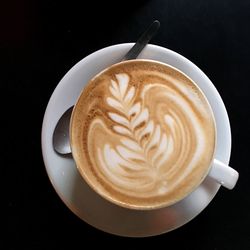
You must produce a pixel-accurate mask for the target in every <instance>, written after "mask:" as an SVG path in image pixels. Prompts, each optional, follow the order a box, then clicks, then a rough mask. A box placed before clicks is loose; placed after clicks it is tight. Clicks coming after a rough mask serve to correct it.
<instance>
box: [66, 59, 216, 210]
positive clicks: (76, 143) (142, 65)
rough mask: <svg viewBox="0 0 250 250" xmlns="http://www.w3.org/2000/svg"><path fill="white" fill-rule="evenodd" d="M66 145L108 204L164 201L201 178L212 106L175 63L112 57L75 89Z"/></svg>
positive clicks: (208, 152)
mask: <svg viewBox="0 0 250 250" xmlns="http://www.w3.org/2000/svg"><path fill="white" fill-rule="evenodd" d="M70 134H71V147H72V153H73V157H74V159H75V162H76V165H77V168H78V170H79V172H80V174H81V175H82V176H83V178H84V179H85V180H86V182H87V183H88V184H89V185H90V186H91V187H92V188H93V189H94V190H95V191H96V192H97V193H98V194H100V195H101V196H103V197H104V198H106V199H108V200H110V201H112V202H114V203H115V204H118V205H121V206H124V207H127V208H135V209H152V208H159V207H163V206H169V205H171V204H173V203H175V202H177V201H179V200H181V199H183V198H184V197H185V196H187V195H188V194H189V193H190V192H192V191H193V190H194V189H195V188H196V187H198V186H199V185H200V183H201V182H202V181H203V179H204V178H205V177H206V175H207V173H208V171H209V169H210V165H211V162H212V160H213V155H214V149H215V143H216V129H215V122H214V117H213V113H212V110H211V107H210V106H209V103H208V101H207V100H206V98H205V96H204V94H203V93H202V92H201V90H200V89H199V88H198V87H197V85H196V84H195V83H194V82H193V81H192V80H191V79H190V78H188V77H187V76H186V75H184V74H183V73H182V72H180V71H179V70H177V69H175V68H173V67H171V66H169V65H166V64H163V63H160V62H156V61H151V60H131V61H125V62H121V63H118V64H115V65H113V66H111V67H109V68H107V69H105V70H104V71H102V72H101V73H99V74H98V75H97V76H95V77H94V78H93V79H92V80H91V81H90V82H89V83H88V84H87V85H86V87H85V88H84V90H83V91H82V93H81V95H80V97H79V99H78V102H77V104H76V106H75V108H74V111H73V114H72V117H71V132H70Z"/></svg>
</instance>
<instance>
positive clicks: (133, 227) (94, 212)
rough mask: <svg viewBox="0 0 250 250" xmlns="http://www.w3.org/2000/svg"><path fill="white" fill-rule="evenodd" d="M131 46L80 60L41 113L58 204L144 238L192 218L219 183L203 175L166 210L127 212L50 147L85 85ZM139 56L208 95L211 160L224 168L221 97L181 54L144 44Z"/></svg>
mask: <svg viewBox="0 0 250 250" xmlns="http://www.w3.org/2000/svg"><path fill="white" fill-rule="evenodd" d="M132 45H133V44H132V43H128V44H120V45H114V46H110V47H107V48H104V49H102V50H99V51H97V52H95V53H93V54H91V55H89V56H87V57H86V58H84V59H83V60H81V61H80V62H79V63H77V64H76V65H75V66H74V67H73V68H72V69H70V71H69V72H68V73H67V74H66V75H65V76H64V77H63V79H62V80H61V81H60V83H59V84H58V86H57V87H56V89H55V91H54V93H53V94H52V96H51V98H50V101H49V103H48V106H47V109H46V112H45V115H44V120H43V126H42V153H43V158H44V163H45V166H46V170H47V173H48V176H49V178H50V181H51V183H52V185H53V186H54V188H55V190H56V192H57V193H58V195H59V196H60V198H61V199H62V201H63V202H64V203H65V204H66V205H67V206H68V207H69V209H71V211H72V212H74V213H75V214H76V215H77V216H78V217H79V218H81V219H82V220H83V221H85V222H87V223H88V224H90V225H92V226H94V227H96V228H98V229H100V230H103V231H105V232H109V233H112V234H116V235H122V236H131V237H137V236H138V237H145V236H152V235H158V234H161V233H164V232H168V231H171V230H174V229H176V228H178V227H180V226H182V225H184V224H185V223H187V222H189V221H190V220H192V219H193V218H194V217H195V216H197V215H198V214H199V213H200V212H201V211H202V210H203V209H204V208H205V207H206V206H207V205H208V204H209V203H210V201H211V200H212V199H213V197H214V196H215V194H216V193H217V191H218V190H219V187H220V185H219V184H217V183H216V182H215V181H213V180H212V179H210V178H209V177H207V178H206V179H205V181H204V182H203V183H202V184H201V185H200V187H199V188H198V189H197V190H195V191H194V192H193V193H192V194H191V195H189V196H188V197H187V198H185V199H184V200H182V201H180V202H179V203H177V204H175V205H173V206H170V207H168V208H163V209H158V210H153V211H135V210H130V209H125V208H121V207H118V206H116V205H114V204H111V203H110V202H108V201H106V200H104V199H103V198H101V197H100V196H99V195H97V194H96V193H95V192H94V191H92V189H90V188H89V186H88V185H87V184H86V183H85V182H84V181H83V179H82V178H81V177H80V175H79V174H78V172H77V169H76V166H75V163H74V161H73V159H71V158H70V157H62V156H59V155H58V154H56V153H55V152H54V150H53V147H52V133H53V130H54V127H55V125H56V122H57V121H58V119H59V118H60V117H61V115H62V114H63V113H64V111H65V110H66V109H68V108H69V107H70V106H72V105H73V104H74V103H75V101H76V99H77V97H78V95H79V93H80V91H81V89H82V87H83V86H84V84H85V83H86V82H87V81H88V80H89V79H90V78H91V77H92V76H93V75H95V74H96V73H98V72H99V71H101V70H102V69H104V68H105V67H107V66H109V65H111V64H113V63H115V62H118V61H120V59H121V58H122V57H123V55H125V53H126V52H127V51H128V50H129V49H130V48H131V47H132ZM138 58H145V59H153V60H158V61H162V62H165V63H168V64H170V65H172V66H174V67H176V68H178V69H180V70H181V71H183V72H184V73H186V74H187V75H188V76H189V77H191V78H192V79H193V80H194V81H195V82H196V83H197V84H198V85H199V86H200V88H201V89H202V90H203V91H204V92H205V93H206V96H207V98H208V100H209V102H210V104H211V106H212V109H213V111H214V115H215V120H216V125H217V131H218V137H217V140H218V141H217V148H216V153H215V157H216V158H217V159H218V160H220V161H222V162H224V163H226V164H228V163H229V158H230V152H231V131H230V124H229V119H228V115H227V112H226V109H225V106H224V104H223V101H222V99H221V97H220V95H219V93H218V92H217V90H216V89H215V87H214V85H213V84H212V83H211V81H210V80H209V79H208V78H207V76H206V75H205V74H204V73H203V72H202V71H201V70H200V69H199V68H198V67H197V66H195V65H194V64H193V63H192V62H190V61H189V60H187V59H186V58H184V57H183V56H181V55H179V54H177V53H175V52H173V51H171V50H168V49H165V48H163V47H159V46H155V45H148V46H147V47H146V48H145V49H144V50H143V52H142V53H141V54H140V56H139V57H138ZM93 65H94V67H93Z"/></svg>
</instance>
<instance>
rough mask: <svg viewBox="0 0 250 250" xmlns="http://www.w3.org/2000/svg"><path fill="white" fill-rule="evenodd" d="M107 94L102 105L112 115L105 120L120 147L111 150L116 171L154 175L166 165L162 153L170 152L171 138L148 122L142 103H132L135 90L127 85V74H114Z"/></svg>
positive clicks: (156, 125) (150, 120) (135, 101)
mask: <svg viewBox="0 0 250 250" xmlns="http://www.w3.org/2000/svg"><path fill="white" fill-rule="evenodd" d="M109 90H110V94H111V96H109V97H107V99H106V102H107V104H108V105H109V106H110V107H111V108H112V112H109V113H108V116H109V118H110V119H111V120H112V122H113V127H112V129H113V130H114V132H115V133H117V134H119V135H120V137H121V139H120V145H117V146H116V147H114V148H112V156H113V157H114V159H119V160H117V168H119V169H120V168H122V169H123V170H125V172H126V169H127V170H131V169H132V170H134V171H141V172H142V173H144V174H146V173H147V171H152V170H155V171H157V170H158V169H159V168H160V167H161V165H162V164H163V163H164V162H165V161H166V157H167V156H166V152H168V153H171V152H170V151H171V150H172V149H173V147H171V145H169V142H171V138H168V136H167V135H166V133H165V132H164V131H162V129H161V127H160V125H159V124H155V122H154V121H153V120H152V119H150V111H149V109H148V108H147V107H144V106H143V102H142V101H138V100H136V91H135V87H134V86H130V85H129V76H128V75H127V74H117V75H116V81H115V80H111V84H110V86H109ZM110 150H111V149H110ZM106 151H107V149H106ZM106 154H107V152H106ZM168 155H169V154H168ZM118 165H119V166H118ZM114 171H115V170H114Z"/></svg>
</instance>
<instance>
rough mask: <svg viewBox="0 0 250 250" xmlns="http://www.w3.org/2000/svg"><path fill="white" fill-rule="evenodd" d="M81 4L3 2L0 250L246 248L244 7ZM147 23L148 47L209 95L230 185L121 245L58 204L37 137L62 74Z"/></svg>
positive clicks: (249, 203) (242, 0)
mask: <svg viewBox="0 0 250 250" xmlns="http://www.w3.org/2000/svg"><path fill="white" fill-rule="evenodd" d="M82 2H83V3H84V2H85V1H82ZM91 2H92V1H90V3H88V4H86V5H81V6H80V5H77V4H73V2H72V1H66V3H62V2H56V1H50V2H46V1H41V3H39V2H38V1H37V2H36V1H33V2H32V1H28V0H27V1H16V2H11V1H9V3H6V5H5V8H4V9H3V8H2V9H1V11H2V13H1V17H3V20H2V21H1V23H2V25H3V28H2V29H1V41H0V42H1V49H2V53H1V54H2V56H3V57H2V63H3V69H4V70H3V75H4V76H5V75H6V76H7V77H6V78H2V79H5V80H4V81H3V82H1V94H2V100H6V101H5V103H6V104H7V105H5V109H6V107H7V109H6V110H5V112H4V114H6V115H5V117H4V118H3V119H2V121H3V124H4V125H7V130H3V131H2V133H3V134H4V135H5V136H6V139H7V140H6V143H5V150H4V151H3V152H4V156H6V159H7V160H6V161H5V163H4V164H2V167H4V166H6V168H5V167H4V169H7V172H6V171H4V178H3V179H4V181H7V183H8V185H6V188H5V190H7V201H6V203H5V204H7V211H8V225H7V227H8V230H7V234H8V235H7V238H5V240H6V239H7V245H6V246H7V247H4V249H6V248H7V249H22V248H24V249H39V248H41V249H46V248H47V247H56V249H63V247H66V246H70V249H73V247H76V246H77V245H78V244H79V243H80V244H83V243H85V242H87V241H89V240H90V241H91V242H92V243H93V244H97V243H99V242H100V240H105V239H107V240H118V241H119V242H121V243H122V244H123V246H126V245H127V247H129V246H130V247H131V246H134V244H135V243H138V244H142V243H144V244H145V243H146V244H150V243H151V242H152V243H157V242H158V241H164V244H165V247H164V248H168V249H169V246H171V248H170V249H173V248H174V247H173V246H176V248H177V249H178V247H181V246H184V249H250V229H249V227H250V182H249V179H250V157H249V143H250V129H249V128H250V118H249V117H250V111H249V99H250V93H249V89H250V88H249V85H250V81H249V75H248V74H250V63H249V59H250V48H249V47H250V34H249V33H250V32H249V31H250V28H249V26H250V1H249V0H238V1H233V0H228V1H217V0H212V1H198V0H197V1H195V0H190V1H184V0H176V1H167V0H155V1H149V0H148V1H135V0H134V1H130V0H127V1H121V2H118V1H117V2H116V3H115V4H111V3H109V2H108V1H103V3H97V2H98V1H93V2H92V3H91ZM104 2H105V3H104ZM154 19H158V20H159V21H160V22H161V28H160V31H159V32H158V34H157V35H156V36H155V37H154V39H153V40H152V43H153V44H157V45H160V46H163V47H166V48H169V49H172V50H174V51H176V52H178V53H180V54H182V55H184V56H185V57H187V58H188V59H190V60H191V61H192V62H194V63H195V64H196V65H197V66H198V67H200V68H201V69H202V70H203V71H204V72H205V73H206V74H207V75H208V77H209V78H210V79H211V80H212V82H213V83H214V85H215V86H216V88H217V90H218V91H219V93H220V95H221V97H222V99H223V101H224V103H225V105H226V108H227V111H228V114H229V118H230V122H231V129H232V153H231V160H230V165H231V166H233V167H234V168H235V169H236V170H237V171H239V173H240V178H239V182H238V183H237V186H236V187H235V189H234V190H232V191H228V190H226V189H223V188H221V189H220V190H219V192H218V193H217V195H216V196H215V198H214V199H213V201H212V202H211V203H210V204H209V206H208V207H207V208H206V209H205V210H204V211H203V212H202V213H201V214H199V215H198V216H197V217H196V218H195V219H194V220H192V221H191V222H189V223H188V224H186V225H185V226H183V227H181V228H179V229H177V230H175V231H172V232H170V233H166V234H163V235H159V236H155V237H149V238H142V239H134V238H124V237H118V236H114V235H110V234H108V233H105V232H102V231H100V230H97V229H95V228H93V227H92V226H90V225H88V224H86V223H85V222H83V221H81V220H80V219H79V218H78V217H77V216H75V215H74V214H73V213H72V212H71V211H70V210H69V209H68V208H67V207H66V206H65V205H64V203H63V202H62V201H61V200H60V198H59V197H58V196H57V194H56V192H55V190H54V189H53V187H52V185H51V183H50V181H49V178H48V176H47V173H46V170H45V167H44V163H43V158H42V154H41V146H40V133H41V126H42V119H43V115H44V112H45V109H46V105H47V103H48V101H49V98H50V96H51V94H52V92H53V90H54V88H55V87H56V85H57V84H58V82H59V81H60V79H61V78H62V76H63V75H64V74H65V73H66V72H67V71H68V70H69V69H70V68H71V67H72V66H73V65H74V64H75V63H76V62H78V61H79V60H80V59H82V58H83V57H85V56H87V55H88V54H90V53H92V52H94V51H96V50H98V49H100V48H103V47H105V46H109V45H113V44H117V43H124V42H133V41H135V40H136V39H137V37H138V35H139V34H140V33H141V32H142V31H143V30H144V29H145V27H146V26H147V25H148V24H149V23H151V22H152V21H153V20H154ZM6 66H7V67H6ZM5 97H6V98H5ZM7 98H8V99H7ZM5 131H6V132H5ZM8 131H9V132H8ZM3 165H4V166H3ZM5 174H6V176H5ZM156 246H160V245H156Z"/></svg>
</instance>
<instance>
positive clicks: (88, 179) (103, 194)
mask: <svg viewBox="0 0 250 250" xmlns="http://www.w3.org/2000/svg"><path fill="white" fill-rule="evenodd" d="M104 49H105V48H104ZM133 61H142V62H144V61H148V62H153V63H158V64H161V65H164V66H167V67H169V68H171V69H173V70H174V71H177V72H179V73H180V74H182V75H184V76H185V77H186V78H187V79H189V80H190V81H191V82H192V84H193V85H194V86H195V87H196V88H197V89H198V90H199V93H200V94H201V95H202V96H203V98H204V99H205V101H206V103H207V106H208V107H209V109H210V113H211V116H212V123H213V126H214V146H213V153H212V155H211V160H210V162H209V164H208V166H207V168H206V171H204V173H203V175H202V178H201V179H199V181H197V182H196V183H195V185H192V188H191V189H190V190H188V192H186V193H184V194H183V195H182V196H180V197H178V199H175V200H172V201H171V202H162V203H159V204H155V205H135V204H130V203H126V202H122V201H121V200H118V199H115V197H114V196H112V195H109V194H108V193H106V192H104V191H103V190H102V189H99V188H97V187H96V186H95V183H94V182H93V181H91V177H89V176H88V174H86V173H85V171H84V170H83V169H82V167H81V162H80V161H79V160H78V157H77V152H76V151H77V150H76V149H75V147H72V145H73V138H74V137H73V122H74V117H75V113H76V108H77V106H78V104H79V102H80V98H81V96H82V93H83V92H84V90H85V88H86V86H87V85H88V84H89V82H91V81H92V80H94V79H95V78H97V77H98V76H99V75H101V74H103V73H104V72H105V71H107V70H108V69H112V68H113V67H116V66H117V65H120V64H126V63H130V62H133ZM69 134H70V147H71V150H72V156H73V158H74V160H75V163H76V167H77V169H78V171H79V173H80V175H81V177H82V178H83V179H84V180H85V181H86V183H87V184H88V185H89V186H90V188H92V189H93V190H94V191H95V192H96V193H97V194H99V195H100V196H101V197H103V198H104V199H106V200H108V201H110V202H112V203H113V204H116V205H118V206H121V207H124V208H128V209H134V210H143V211H146V210H155V209H160V208H166V207H170V206H172V205H174V204H176V203H178V202H180V201H181V200H183V199H184V198H186V197H187V196H188V195H190V194H191V193H192V192H193V191H194V190H196V189H197V188H198V187H199V186H200V185H201V183H202V182H203V181H204V179H205V178H206V177H207V175H208V173H209V171H210V170H211V168H212V163H213V160H214V158H215V151H216V144H217V128H216V121H215V117H214V113H213V109H212V107H211V104H210V102H209V101H208V99H207V96H206V94H205V93H204V91H203V90H202V89H201V88H200V87H199V85H198V84H197V83H196V82H195V81H194V80H192V79H191V78H190V77H189V76H188V75H187V74H185V73H184V72H183V71H181V70H179V69H178V68H176V67H174V66H172V65H170V64H168V63H165V62H161V61H157V60H152V59H140V58H139V59H133V60H129V61H121V62H118V63H114V64H112V65H110V66H108V67H106V68H105V69H103V70H101V71H100V72H99V73H97V74H96V75H94V76H93V77H92V78H91V79H90V80H89V81H88V82H87V83H86V85H85V86H84V87H83V88H82V90H81V92H80V94H79V96H78V98H77V101H76V103H75V105H74V108H73V111H72V114H71V119H70V133H69Z"/></svg>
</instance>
